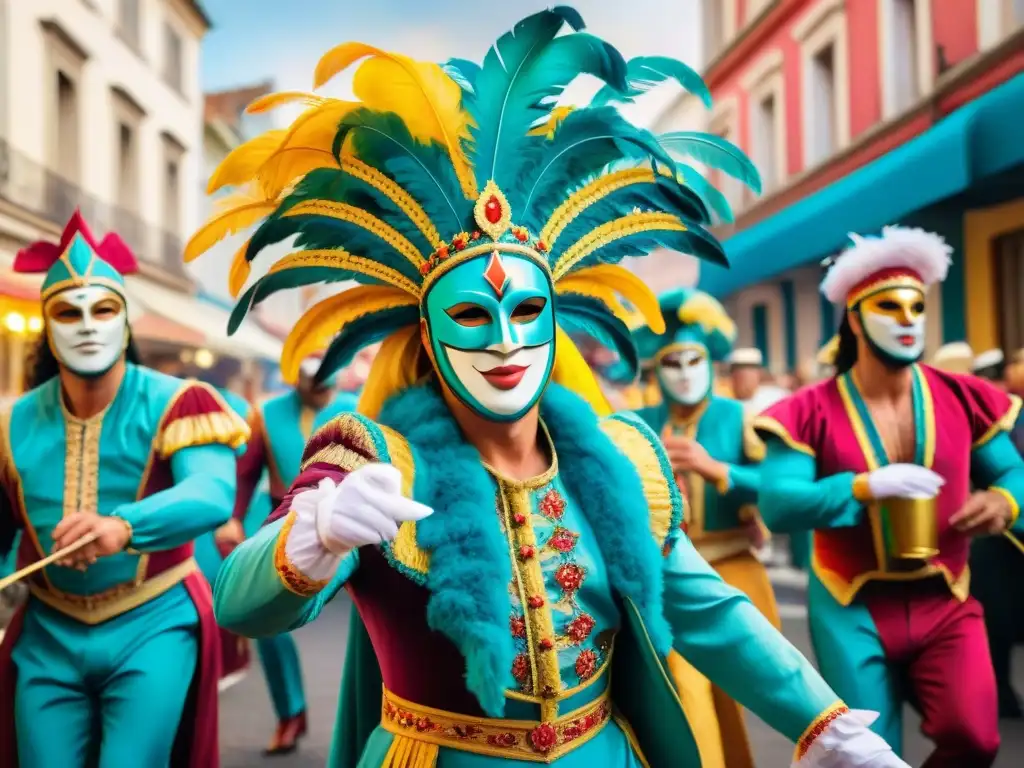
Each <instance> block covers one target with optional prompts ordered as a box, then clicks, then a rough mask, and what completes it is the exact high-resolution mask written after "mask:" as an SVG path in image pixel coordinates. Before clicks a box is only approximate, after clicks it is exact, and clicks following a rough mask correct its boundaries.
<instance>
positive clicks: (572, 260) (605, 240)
mask: <svg viewBox="0 0 1024 768" xmlns="http://www.w3.org/2000/svg"><path fill="white" fill-rule="evenodd" d="M656 230H661V231H663V232H665V231H667V232H685V231H686V225H685V224H683V222H681V221H680V220H679V217H678V216H675V215H673V214H671V213H661V212H658V211H653V212H648V213H644V212H637V213H631V214H629V215H628V216H621V217H619V218H617V219H613V220H612V221H609V222H606V223H604V224H602V225H601V226H599V227H596V228H594V229H592V230H591V231H590V232H588V233H587V234H586V235H584V236H583V237H581V238H580V239H579V240H577V241H576V242H575V243H573V244H572V245H571V246H570V247H569V248H568V249H567V250H566V251H565V253H563V254H562V255H561V256H560V257H559V258H558V261H557V262H556V263H555V266H554V268H553V269H552V270H551V273H552V276H553V277H554V279H555V281H556V282H557V281H558V280H560V279H561V278H562V277H565V275H567V274H568V273H569V272H570V271H571V270H572V268H573V267H575V266H576V265H577V264H578V263H579V262H581V261H583V259H585V258H587V256H589V255H590V254H592V253H593V252H594V251H597V250H599V249H601V248H604V247H605V246H606V245H608V244H610V243H613V242H615V241H616V240H619V239H621V238H623V237H630V236H631V235H636V234H639V233H641V232H654V231H656Z"/></svg>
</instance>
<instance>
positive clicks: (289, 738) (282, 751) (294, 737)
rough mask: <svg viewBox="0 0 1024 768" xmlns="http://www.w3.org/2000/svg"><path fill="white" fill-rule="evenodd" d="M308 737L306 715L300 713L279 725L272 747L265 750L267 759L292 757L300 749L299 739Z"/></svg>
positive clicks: (271, 743)
mask: <svg viewBox="0 0 1024 768" xmlns="http://www.w3.org/2000/svg"><path fill="white" fill-rule="evenodd" d="M305 735H306V713H305V712H299V714H297V715H295V717H289V718H288V719H287V720H282V721H281V722H280V723H278V724H277V732H276V733H275V734H274V740H273V741H271V742H270V746H269V747H267V748H266V749H265V750H263V754H264V755H266V756H267V757H272V756H274V755H290V754H291V753H292V752H294V751H295V750H296V749H298V748H299V739H301V738H302V737H303V736H305Z"/></svg>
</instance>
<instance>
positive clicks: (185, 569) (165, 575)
mask: <svg viewBox="0 0 1024 768" xmlns="http://www.w3.org/2000/svg"><path fill="white" fill-rule="evenodd" d="M198 567H199V566H198V564H197V563H196V561H195V558H193V557H190V558H189V559H188V560H184V561H183V562H180V563H178V564H177V565H175V566H171V567H170V568H168V569H167V570H166V571H162V572H160V573H158V574H157V575H156V576H154V577H153V578H151V579H146V580H145V581H142V582H138V583H136V582H129V583H127V584H118V585H117V586H116V587H111V588H110V589H107V590H104V591H103V592H97V593H96V594H92V595H76V594H73V593H71V592H61V591H59V590H56V589H47V588H46V587H44V586H40V585H39V584H37V583H35V582H33V583H32V584H30V585H29V590H30V591H31V592H32V596H33V597H35V598H36V599H38V600H39V601H40V602H42V603H46V604H47V605H48V606H50V607H51V608H53V609H55V610H58V611H60V612H61V613H63V614H66V615H68V616H70V617H71V618H73V619H75V620H77V621H80V622H82V623H83V624H102V623H103V622H104V621H107V620H108V619H112V618H114V617H115V616H120V615H121V614H122V613H126V612H128V611H130V610H131V609H132V608H138V607H139V606H140V605H142V604H143V603H148V602H149V601H150V600H152V599H153V598H154V597H159V596H160V595H162V594H163V593H164V592H166V591H167V590H169V589H170V588H171V587H173V586H174V585H175V584H177V583H178V582H180V581H181V580H182V579H184V578H185V577H186V576H188V575H189V574H190V573H192V572H193V571H195V570H196V569H197V568H198Z"/></svg>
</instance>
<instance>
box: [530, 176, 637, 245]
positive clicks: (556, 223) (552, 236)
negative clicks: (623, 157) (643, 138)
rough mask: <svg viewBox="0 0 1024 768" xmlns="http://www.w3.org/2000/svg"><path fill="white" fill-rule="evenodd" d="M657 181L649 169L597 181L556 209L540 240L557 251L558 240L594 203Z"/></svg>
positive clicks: (604, 177)
mask: <svg viewBox="0 0 1024 768" xmlns="http://www.w3.org/2000/svg"><path fill="white" fill-rule="evenodd" d="M654 180H655V176H654V171H652V170H650V169H649V168H628V169H626V170H624V171H615V172H614V173H609V174H607V175H606V176H602V177H601V178H599V179H594V180H593V181H591V182H590V183H589V184H586V185H584V186H582V187H580V188H579V189H577V190H576V191H575V192H573V193H572V194H571V195H569V197H568V198H566V200H565V202H564V203H562V204H561V205H560V206H558V208H556V209H555V212H554V213H552V214H551V218H550V219H548V223H547V224H545V225H544V229H542V230H541V233H540V239H541V240H543V241H544V242H545V243H547V245H548V247H549V248H551V247H553V246H554V244H555V241H556V240H557V239H558V236H559V235H561V234H562V231H563V230H564V229H565V228H566V227H567V226H569V224H571V223H572V220H573V219H575V218H576V217H577V216H579V215H580V213H582V212H583V211H585V210H586V209H587V208H589V207H590V206H592V205H593V204H594V203H596V202H598V201H599V200H601V199H603V198H605V197H607V196H608V195H610V194H612V193H613V192H618V191H619V190H620V189H625V188H626V187H629V186H632V185H634V184H653V183H654Z"/></svg>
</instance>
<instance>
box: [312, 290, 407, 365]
mask: <svg viewBox="0 0 1024 768" xmlns="http://www.w3.org/2000/svg"><path fill="white" fill-rule="evenodd" d="M419 321H420V310H419V308H418V307H409V306H405V307H389V308H388V309H380V310H377V311H376V312H367V313H366V314H365V315H362V316H361V317H357V318H356V319H355V320H352V321H351V322H349V323H348V324H347V325H346V326H345V327H344V328H343V329H342V330H341V333H339V334H338V335H337V336H335V337H334V339H333V340H332V341H331V343H330V346H328V347H327V351H326V352H324V357H323V360H321V361H320V368H319V369H318V370H317V372H316V377H315V378H316V381H318V382H323V381H326V380H327V379H329V378H330V377H331V376H332V375H334V374H335V373H337V372H338V371H340V370H341V369H342V368H344V367H345V366H346V365H348V364H349V363H351V362H352V359H353V358H354V357H355V356H356V353H357V352H359V350H360V349H362V348H363V347H367V346H369V345H370V344H376V343H377V342H378V341H383V340H384V339H386V338H387V337H388V336H390V335H391V334H392V333H394V332H395V331H397V330H400V329H401V328H406V327H408V326H410V325H416V324H417V323H418V322H419Z"/></svg>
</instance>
